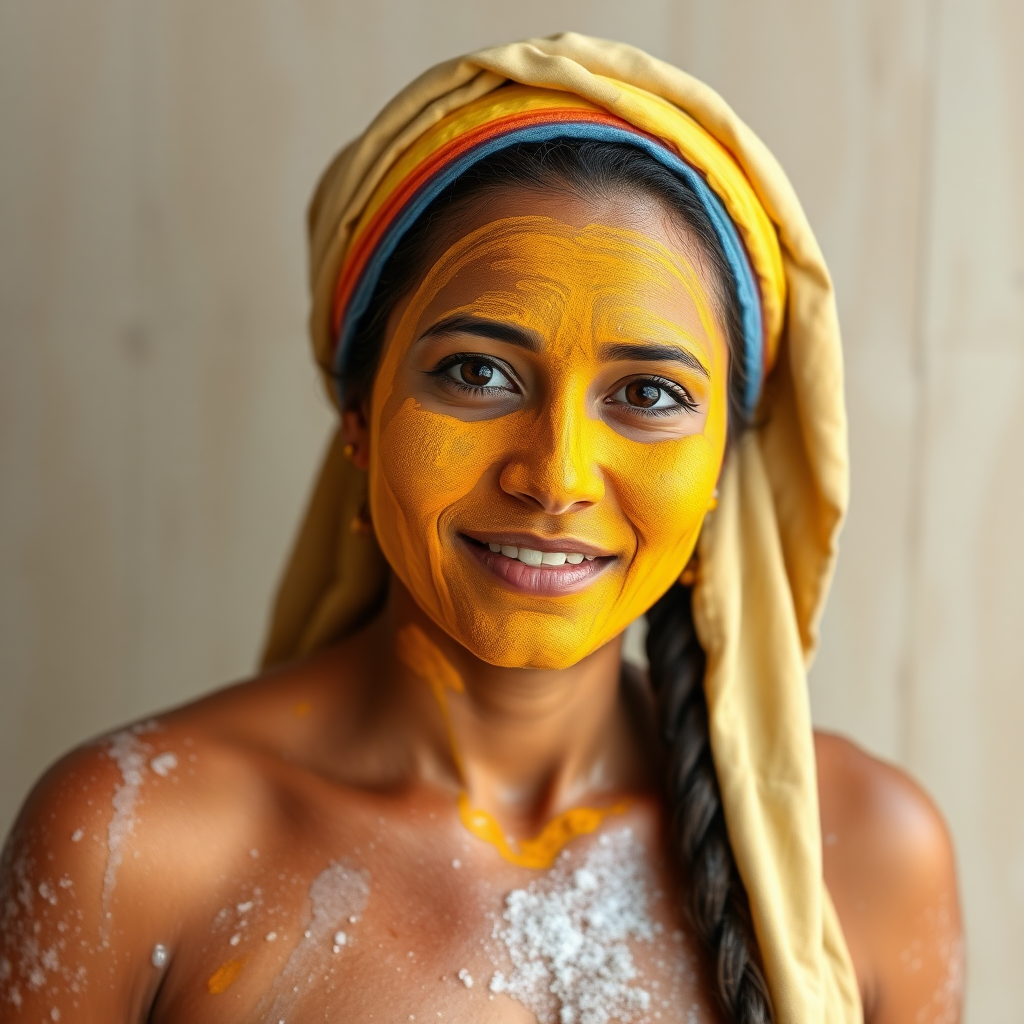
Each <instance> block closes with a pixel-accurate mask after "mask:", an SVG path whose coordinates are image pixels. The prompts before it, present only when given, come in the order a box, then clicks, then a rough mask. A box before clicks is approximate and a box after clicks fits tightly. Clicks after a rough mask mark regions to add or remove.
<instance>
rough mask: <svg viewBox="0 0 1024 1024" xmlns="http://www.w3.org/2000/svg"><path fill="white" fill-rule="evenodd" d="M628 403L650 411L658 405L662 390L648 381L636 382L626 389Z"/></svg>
mask: <svg viewBox="0 0 1024 1024" xmlns="http://www.w3.org/2000/svg"><path fill="white" fill-rule="evenodd" d="M625 392H626V401H627V402H629V404H630V405H636V406H639V408H641V409H650V408H651V407H652V406H654V405H657V404H658V399H659V398H661V388H659V387H658V386H657V385H655V384H652V383H651V382H650V381H647V380H635V381H633V382H632V383H631V384H627V385H626V387H625Z"/></svg>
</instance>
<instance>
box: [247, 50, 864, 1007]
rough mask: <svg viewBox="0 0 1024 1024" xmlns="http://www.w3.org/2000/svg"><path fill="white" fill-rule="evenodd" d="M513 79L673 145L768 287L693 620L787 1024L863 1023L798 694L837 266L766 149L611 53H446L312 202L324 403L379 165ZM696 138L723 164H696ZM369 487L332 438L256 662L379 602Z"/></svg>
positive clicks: (819, 519)
mask: <svg viewBox="0 0 1024 1024" xmlns="http://www.w3.org/2000/svg"><path fill="white" fill-rule="evenodd" d="M509 82H511V83H519V84H520V85H524V86H530V87H533V88H534V89H538V90H540V89H543V90H546V91H548V92H554V93H561V94H568V97H567V102H568V103H569V104H570V105H575V106H578V107H583V108H586V109H596V110H598V111H601V112H607V114H610V115H612V116H613V117H614V118H616V119H618V120H619V121H621V122H625V123H626V124H628V125H629V126H632V128H634V129H636V130H637V131H639V132H642V133H645V134H646V135H648V136H651V137H653V138H655V139H658V140H663V141H664V142H666V143H667V144H669V145H671V146H672V147H673V148H674V149H675V150H676V151H678V152H681V153H682V156H683V157H684V158H685V159H686V160H687V161H688V163H689V164H691V165H692V166H694V167H696V168H697V169H698V170H699V172H700V174H701V176H702V177H703V179H704V180H705V181H706V182H707V184H708V186H710V188H711V190H712V191H713V192H714V193H715V194H716V196H717V197H718V198H719V199H720V200H721V201H722V203H723V205H724V207H725V209H726V210H727V211H728V213H729V216H730V218H731V219H732V221H733V222H735V224H736V227H737V229H738V230H739V233H740V235H741V236H742V241H743V245H744V247H745V251H746V253H747V256H748V257H749V261H750V265H751V269H752V273H753V275H754V278H755V279H756V281H757V286H758V290H759V297H760V311H759V315H760V316H761V317H762V318H763V321H762V322H763V331H764V347H763V351H762V353H761V366H762V369H763V371H764V374H763V377H764V379H763V385H761V386H760V387H759V390H758V392H757V394H756V396H755V397H756V399H757V404H756V426H755V427H754V428H752V429H749V430H747V431H746V432H744V433H743V434H742V435H740V437H739V438H738V440H737V442H736V443H735V444H734V446H733V447H732V449H731V450H730V452H729V454H728V457H727V459H726V464H725V468H724V471H723V475H722V479H721V483H720V488H719V492H720V493H719V504H718V509H717V511H716V512H714V513H713V514H712V515H711V516H709V517H708V519H707V520H706V521H705V524H704V528H703V531H702V534H701V541H700V555H701V571H700V573H699V578H698V580H697V583H696V585H695V591H694V613H695V620H696V625H697V630H698V634H699V636H700V640H701V644H702V645H703V647H704V650H705V652H706V654H707V672H706V677H705V690H706V693H707V702H708V713H709V722H710V734H711V746H712V752H713V755H714V760H715V766H716V770H717V773H718V778H719V784H720V788H721V793H722V802H723V807H724V812H725V818H726V824H727V827H728V831H729V837H730V841H731V843H732V847H733V851H734V854H735V858H736V863H737V865H738V868H739V871H740V875H741V876H742V878H743V882H744V885H745V887H746V890H747V893H748V895H749V899H750V907H751V913H752V917H753V923H754V928H755V931H756V934H757V939H758V944H759V947H760V949H761V953H762V956H763V959H764V968H765V975H766V978H767V981H768V986H769V989H770V991H771V996H772V1000H773V1003H774V1005H775V1010H776V1016H777V1019H778V1021H779V1022H780V1024H826V1022H827V1024H854V1022H859V1021H861V1020H862V1019H863V1015H862V1009H861V1005H860V997H859V993H858V989H857V980H856V976H855V974H854V970H853V966H852V963H851V960H850V956H849V952H848V950H847V948H846V943H845V940H844V938H843V935H842V931H841V928H840V925H839V922H838V918H837V917H836V914H835V910H834V908H833V905H832V902H831V900H830V898H829V895H828V892H827V890H826V888H825V885H824V882H823V878H822V854H821V831H820V823H819V816H818V801H817V777H816V767H815V755H814V746H813V735H812V727H811V718H810V704H809V699H808V694H807V669H808V667H809V664H810V661H811V658H812V657H813V654H814V650H815V647H816V645H817V642H818V624H819V619H820V616H821V611H822V607H823V604H824V601H825V597H826V594H827V591H828V587H829V584H830V582H831V578H832V573H833V567H834V562H835V556H836V539H837V534H838V531H839V528H840V526H841V523H842V519H843V515H844V512H845V509H846V504H847V491H848V460H847V437H846V413H845V405H844V401H843V372H842V354H841V349H840V340H839V327H838V321H837V317H836V310H835V302H834V297H833V292H832V285H831V281H830V279H829V275H828V271H827V269H826V267H825V263H824V260H823V258H822V255H821V252H820V250H819V248H818V244H817V242H816V241H815V238H814V235H813V233H812V231H811V229H810V226H809V224H808V222H807V219H806V217H805V215H804V213H803V210H802V209H801V207H800V204H799V201H798V200H797V198H796V195H795V193H794V192H793V189H792V186H791V185H790V183H789V181H788V179H787V178H786V175H785V174H784V172H783V171H782V169H781V168H780V167H779V165H778V163H777V162H776V160H775V159H774V157H773V156H772V154H771V153H770V152H769V151H768V149H767V148H766V147H765V146H764V144H763V143H762V142H761V141H760V140H759V139H758V138H757V137H756V136H755V135H754V133H753V132H752V131H751V130H750V129H749V128H748V127H747V126H746V125H745V124H744V123H743V122H742V121H740V119H739V118H738V117H737V116H736V115H735V114H734V113H733V111H732V110H731V109H730V108H729V107H728V105H727V104H726V103H725V102H724V101H723V100H722V99H721V98H720V97H719V96H718V95H717V94H716V93H715V92H714V91H713V90H711V89H710V88H709V87H708V86H706V85H704V84H703V83H701V82H699V81H697V80H696V79H694V78H692V77H690V76H689V75H687V74H685V73H684V72H682V71H680V70H678V69H677V68H674V67H672V66H670V65H668V64H665V63H664V62H662V61H659V60H656V59H654V58H652V57H650V56H648V55H647V54H645V53H643V52H642V51H640V50H637V49H634V48H633V47H630V46H626V45H623V44H619V43H612V42H605V41H602V40H596V39H590V38H587V37H584V36H580V35H576V34H572V33H567V34H563V35H559V36H556V37H553V38H550V39H535V40H528V41H525V42H521V43H513V44H510V45H506V46H498V47H494V48H491V49H487V50H482V51H480V52H478V53H475V54H472V55H470V56H468V57H463V58H459V59H456V60H452V61H449V62H447V63H444V64H441V65H438V66H437V67H435V68H432V69H431V70H429V71H427V72H426V73H425V74H423V75H421V76H420V77H419V78H418V79H417V80H416V81H414V82H413V83H412V84H411V85H410V86H408V87H407V88H406V89H404V90H403V91H402V92H401V93H400V94H399V95H398V96H397V97H395V99H394V100H392V101H391V103H389V104H388V106H387V107H386V108H385V109H384V110H383V111H382V112H381V114H380V115H379V116H378V117H377V118H376V119H375V120H374V121H373V123H372V124H371V125H370V127H369V128H368V129H367V130H366V132H365V133H364V134H363V135H362V136H360V138H358V139H357V140H356V141H354V142H353V143H351V144H350V145H349V146H347V147H346V148H345V149H344V150H342V152H341V153H340V154H339V155H338V156H337V158H336V159H335V160H334V162H333V163H332V164H331V166H330V167H329V168H328V170H327V172H326V173H325V174H324V176H323V178H322V180H321V182H320V184H319V186H318V188H317V191H316V194H315V196H314V199H313V202H312V204H311V207H310V212H309V234H310V283H311V288H312V294H313V305H312V313H311V333H312V339H313V347H314V351H315V355H316V358H317V361H318V363H319V364H320V366H321V368H322V369H323V370H324V372H325V374H326V375H327V376H328V379H329V381H330V383H331V384H332V388H331V390H332V394H333V393H334V389H333V376H332V374H333V372H334V368H335V361H336V358H337V348H338V340H339V331H340V332H341V333H342V334H343V321H344V314H345V308H344V303H345V301H346V300H345V297H344V295H342V294H341V291H342V289H343V287H344V286H343V279H344V275H345V273H346V268H347V267H351V265H352V264H353V262H354V259H355V256H354V253H355V252H356V250H357V249H359V239H360V237H363V236H365V235H366V231H367V230H369V225H370V222H371V220H372V213H373V209H374V208H375V207H376V206H379V205H380V204H381V202H383V201H384V200H386V196H387V194H388V192H389V189H393V188H394V187H397V185H396V182H395V181H394V180H392V181H391V185H388V184H387V182H388V180H389V179H388V175H389V174H391V172H392V171H393V169H394V168H395V167H396V166H397V165H398V164H399V163H400V161H402V160H403V158H405V159H406V160H407V161H408V159H409V157H408V155H409V154H410V153H411V152H413V151H414V149H415V147H416V146H417V144H418V143H420V142H421V141H422V140H423V139H424V138H426V137H428V136H429V134H430V133H431V132H432V131H434V130H435V128H436V127H437V126H438V125H441V124H442V122H445V119H446V118H450V117H451V116H452V115H456V114H457V113H459V112H460V111H463V110H464V109H467V108H470V106H471V105H472V104H474V103H477V101H480V100H482V99H483V98H484V97H487V96H488V95H489V94H492V93H494V91H495V90H497V89H499V87H501V86H503V85H505V84H506V83H509ZM580 101H582V103H581V102H580ZM681 124H690V125H692V126H696V128H697V129H699V130H697V131H695V132H693V133H691V134H692V139H696V140H697V141H692V140H691V141H687V140H686V139H681V138H680V137H679V133H680V132H681V131H682V129H680V128H679V125H681ZM701 146H704V147H705V148H706V149H708V151H709V152H710V151H712V150H713V151H714V152H715V153H717V152H718V150H721V151H722V152H723V153H725V154H727V156H728V158H729V159H728V161H726V162H725V163H719V164H716V163H714V161H712V162H710V163H709V162H708V161H707V160H705V161H704V162H703V163H702V159H703V158H702V156H701V153H700V152H697V150H699V149H700V148H701ZM716 159H717V157H716ZM722 168H724V170H722ZM733 168H735V169H736V170H735V173H734V171H733ZM722 174H725V178H723V177H722ZM730 175H732V177H731V178H729V176H730ZM395 177H396V176H395V175H392V179H394V178H395ZM397 177H398V178H400V177H401V175H398V176H397ZM726 178H729V180H725V179H726ZM397 184H399V185H400V181H399V182H398V183H397ZM766 231H769V232H771V236H770V238H769V237H768V236H767V235H766V234H765V232H766ZM768 243H770V244H768ZM367 248H372V246H364V247H363V249H367ZM350 276H353V275H351V274H350ZM353 287H354V285H353ZM773 366H774V368H773V369H772V367H773ZM769 370H770V371H771V372H768V371H769ZM365 493H366V480H365V477H364V475H363V474H362V473H361V472H360V471H359V470H357V469H356V468H355V467H354V466H353V465H352V464H351V463H350V462H348V461H347V460H345V459H344V458H343V457H342V453H341V443H340V441H339V440H338V439H337V438H336V439H335V441H334V443H333V444H332V446H331V448H330V450H329V452H328V455H327V458H326V460H325V463H324V466H323V468H322V470H321V475H320V478H319V481H318V483H317V486H316V489H315V491H314V494H313V497H312V500H311V502H310V506H309V508H308V510H307V513H306V519H305V521H304V524H303V527H302V530H301V532H300V535H299V539H298V541H297V543H296V546H295V548H294V551H293V553H292V557H291V561H290V563H289V566H288V568H287V570H286V572H285V575H284V577H283V580H282V583H281V586H280V589H279V592H278V596H277V601H276V605H275V608H274V614H273V620H272V623H271V628H270V633H269V638H268V641H267V645H266V648H265V652H264V663H265V664H267V665H271V664H275V663H279V662H282V661H286V660H288V659H290V658H294V657H297V656H300V655H303V654H306V653H309V652H312V651H314V650H316V649H318V648H320V647H322V646H324V645H326V644H328V643H330V642H332V641H334V640H336V639H338V638H339V637H341V636H343V635H345V633H347V632H349V631H351V630H352V629H354V628H356V627H357V626H358V625H359V624H360V623H361V622H363V621H365V620H366V619H367V618H368V617H369V616H370V615H372V614H373V612H374V611H375V610H376V609H377V608H378V607H379V604H380V602H381V600H382V598H383V594H384V592H385V588H386V581H387V574H388V568H387V565H386V563H385V561H384V559H383V556H382V555H381V553H380V551H379V549H378V548H377V546H376V543H375V541H374V540H373V538H372V536H369V535H367V534H366V533H364V532H361V531H358V530H354V529H353V528H352V522H353V519H355V518H356V517H357V516H358V514H359V510H360V508H361V507H362V505H363V502H364V500H365Z"/></svg>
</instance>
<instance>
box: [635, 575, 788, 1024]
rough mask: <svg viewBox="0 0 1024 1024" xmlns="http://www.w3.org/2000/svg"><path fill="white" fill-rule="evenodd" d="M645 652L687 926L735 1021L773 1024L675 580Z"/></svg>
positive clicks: (650, 617) (687, 600)
mask: <svg viewBox="0 0 1024 1024" xmlns="http://www.w3.org/2000/svg"><path fill="white" fill-rule="evenodd" d="M647 621H648V624H649V628H648V632H647V657H648V660H649V662H650V677H651V685H652V687H653V688H654V692H655V695H656V698H657V707H658V717H659V721H660V727H661V732H662V736H663V738H664V740H665V743H666V745H667V749H668V779H667V783H668V803H669V808H670V813H671V829H672V842H673V845H674V849H675V853H676V855H677V856H678V857H679V859H680V862H681V864H682V867H683V869H684V870H685V871H686V873H687V876H688V878H689V912H690V918H691V921H692V923H693V926H694V927H695V928H696V930H697V933H698V934H699V935H700V937H701V939H702V940H703V942H704V944H705V945H706V946H707V948H708V950H709V951H710V953H711V955H712V957H713V958H714V963H715V968H716V977H717V981H718V995H719V998H720V999H721V1001H722V1004H723V1008H724V1009H725V1011H726V1013H727V1014H728V1015H729V1017H730V1019H731V1020H732V1021H735V1024H772V1022H773V1021H774V1019H775V1018H774V1014H773V1012H772V1004H771V999H770V997H769V995H768V987H767V985H766V984H765V980H764V976H763V975H762V973H761V970H760V968H759V967H758V965H757V958H756V950H757V940H756V938H755V937H754V932H753V927H752V925H751V922H750V911H749V905H748V903H747V894H746V891H745V890H744V888H743V882H742V880H741V879H740V875H739V871H738V870H737V868H736V861H735V860H734V859H733V855H732V847H731V846H730V845H729V835H728V833H727V832H726V828H725V816H724V814H723V812H722V798H721V795H720V794H719V791H718V777H717V776H716V774H715V765H714V762H713V761H712V759H711V741H710V737H709V735H708V708H707V702H706V700H705V697H704V663H705V659H704V651H703V649H702V648H701V646H700V641H699V640H698V639H697V631H696V629H695V628H694V625H693V613H692V608H691V593H690V590H689V589H688V588H685V587H683V586H681V585H679V584H675V585H674V586H673V587H672V588H671V589H670V590H669V591H668V593H666V594H665V596H664V597H662V598H661V600H660V601H658V603H657V604H656V605H655V606H654V607H653V608H651V610H650V611H649V612H648V613H647Z"/></svg>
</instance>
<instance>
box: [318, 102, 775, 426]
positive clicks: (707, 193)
mask: <svg viewBox="0 0 1024 1024" xmlns="http://www.w3.org/2000/svg"><path fill="white" fill-rule="evenodd" d="M554 139H596V140H599V141H603V142H621V143H626V144H627V145H630V146H635V147H636V148H637V149H642V150H643V151H644V152H645V153H647V154H649V155H650V156H652V157H654V159H655V160H657V161H658V162H659V163H660V164H662V165H664V166H665V167H667V168H668V169H669V170H671V171H673V172H675V173H676V174H678V175H679V176H680V177H681V178H682V179H683V180H684V181H685V182H686V183H687V185H689V186H690V188H692V189H693V191H694V193H695V194H696V195H697V197H698V199H700V201H701V203H702V205H703V206H704V209H705V211H706V212H707V214H708V217H709V218H710V219H711V224H712V226H713V227H714V229H715V234H717V235H718V240H719V242H720V243H721V245H722V249H723V250H724V251H725V256H726V259H727V260H728V261H729V267H730V269H731V270H732V276H733V280H734V281H735V283H736V292H737V297H738V299H739V305H740V315H741V319H742V323H743V357H744V370H745V371H746V372H745V380H744V389H743V407H744V412H745V413H746V415H747V416H748V417H750V416H752V415H753V413H754V410H755V408H756V407H757V400H758V398H759V397H760V395H761V380H762V376H763V372H764V368H763V366H762V351H763V348H762V337H763V332H762V325H761V299H760V293H759V291H758V287H757V281H756V280H755V279H754V274H753V271H752V270H751V267H750V263H749V262H748V260H747V254H746V251H745V250H744V248H743V243H742V242H741V241H740V237H739V234H738V233H737V231H736V225H735V224H734V223H733V221H732V218H731V217H730V216H729V214H728V213H727V212H726V210H725V207H724V206H723V205H722V201H721V200H720V199H719V198H718V196H717V195H715V193H714V192H713V191H712V190H711V189H710V188H709V187H708V185H707V183H706V182H705V181H704V179H703V178H702V177H701V175H700V174H699V173H698V172H697V170H695V169H694V168H693V167H691V166H690V165H689V164H688V163H686V162H685V161H683V160H681V159H680V158H679V157H678V156H676V154H675V153H673V152H672V151H671V150H669V149H667V148H666V147H664V146H662V145H660V144H659V143H657V142H655V141H653V140H652V139H648V138H646V137H645V136H643V135H639V134H636V133H634V132H630V131H628V130H626V129H624V128H614V127H612V126H610V125H602V124H592V123H587V122H572V121H567V122H562V123H559V124H546V125H534V126H531V127H527V128H519V129H513V130H512V131H509V132H506V133H504V134H502V135H495V136H494V137H492V138H490V139H487V140H485V141H484V142H481V143H480V144H479V145H477V146H474V147H473V148H472V149H470V150H469V151H468V152H466V153H464V154H463V155H462V156H461V157H459V158H458V159H457V160H453V161H452V162H451V163H450V164H448V166H447V167H445V168H444V170H442V171H441V172H440V173H439V174H437V175H435V176H434V177H433V178H431V179H430V181H428V182H427V183H426V184H424V185H423V186H422V188H420V190H419V191H418V192H417V193H416V194H415V195H414V196H413V198H412V199H411V200H410V201H409V202H408V203H406V205H405V206H404V207H403V208H402V209H401V210H400V211H399V212H398V214H397V215H396V216H395V218H394V220H392V222H391V223H390V224H389V225H388V227H387V229H386V230H385V232H384V236H383V237H382V238H381V240H380V242H379V243H378V245H377V248H376V249H375V250H374V252H373V253H372V255H371V256H370V258H369V259H368V260H367V262H366V266H365V267H364V268H363V272H362V274H361V275H360V278H359V282H358V284H357V285H356V287H355V289H354V291H353V293H352V298H351V300H350V302H349V304H348V309H347V310H346V311H345V316H344V319H343V321H342V328H341V335H340V337H339V338H338V345H337V348H336V350H335V356H334V367H335V370H336V371H337V372H338V373H339V374H340V373H341V371H342V369H343V368H344V365H345V359H346V356H347V353H348V348H349V345H350V344H351V341H352V332H353V329H354V326H355V325H356V324H358V323H359V321H360V319H361V318H362V316H363V314H364V313H365V312H366V310H367V308H368V307H369V305H370V300H371V299H372V298H373V292H374V289H375V288H376V287H377V281H378V280H379V279H380V275H381V273H382V271H383V270H384V265H385V264H386V263H387V261H388V259H389V258H390V256H391V254H392V253H393V252H394V251H395V249H396V248H397V247H398V243H399V242H400V241H401V240H402V238H403V236H404V235H405V233H406V232H407V231H408V230H409V228H411V227H412V225H413V224H414V223H415V222H416V220H417V218H418V217H419V216H420V214H421V213H423V211H424V210H425V209H426V208H427V207H428V206H429V205H430V204H431V203H432V202H433V201H434V200H435V199H436V198H437V197H438V196H439V195H440V194H441V193H442V192H443V191H444V190H445V189H446V188H447V187H448V186H449V185H451V184H452V183H453V182H454V181H455V180H456V179H457V178H459V177H460V176H461V175H462V174H463V173H464V172H465V171H467V170H468V169H469V168H470V167H472V166H473V164H475V163H478V162H479V161H481V160H483V159H485V158H486V157H488V156H490V155H491V154H492V153H497V152H498V151H499V150H502V149H508V147H509V146H513V145H515V144H516V143H518V142H550V141H552V140H554Z"/></svg>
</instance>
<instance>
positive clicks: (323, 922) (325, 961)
mask: <svg viewBox="0 0 1024 1024" xmlns="http://www.w3.org/2000/svg"><path fill="white" fill-rule="evenodd" d="M369 899H370V873H369V872H368V871H366V870H364V869H359V868H352V867H349V866H347V865H345V864H342V863H339V862H337V861H332V862H331V863H330V865H329V866H328V867H326V868H325V869H324V870H323V871H321V872H320V874H319V875H317V876H316V878H314V879H313V883H312V884H311V885H310V887H309V902H310V910H311V913H310V917H309V920H308V922H307V923H306V926H305V929H304V931H303V933H302V938H300V939H299V941H298V944H297V945H296V946H295V948H294V949H293V950H292V952H291V956H289V957H288V961H287V963H286V964H285V965H284V969H283V970H282V971H281V973H280V974H279V975H278V977H277V980H276V981H275V982H274V987H273V989H272V990H271V994H274V1001H273V1003H272V1004H271V1006H270V1008H269V1010H268V1011H267V1012H266V1013H265V1014H264V1015H263V1019H265V1020H270V1021H277V1020H284V1019H286V1018H287V1015H288V1013H289V1011H291V1010H292V1009H294V1008H295V1005H296V1003H297V1002H298V1000H299V998H300V996H301V988H302V986H304V985H307V984H309V983H310V982H311V980H312V979H313V978H314V977H315V976H316V975H321V976H322V975H324V974H325V973H326V972H327V971H328V970H329V969H330V966H331V961H332V960H333V959H334V956H335V954H337V953H339V952H340V951H341V950H342V947H343V945H344V946H345V947H347V946H350V945H351V944H352V938H353V937H352V935H351V934H350V933H348V932H346V931H343V930H342V929H340V928H339V927H338V926H339V925H341V924H342V923H344V922H345V921H350V920H352V919H355V920H358V919H359V917H360V916H361V915H362V913H363V911H364V910H365V909H366V904H367V902H368V901H369ZM339 935H343V936H344V939H345V941H344V944H342V943H340V942H338V941H337V938H338V936H339ZM268 998H269V996H268Z"/></svg>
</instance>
